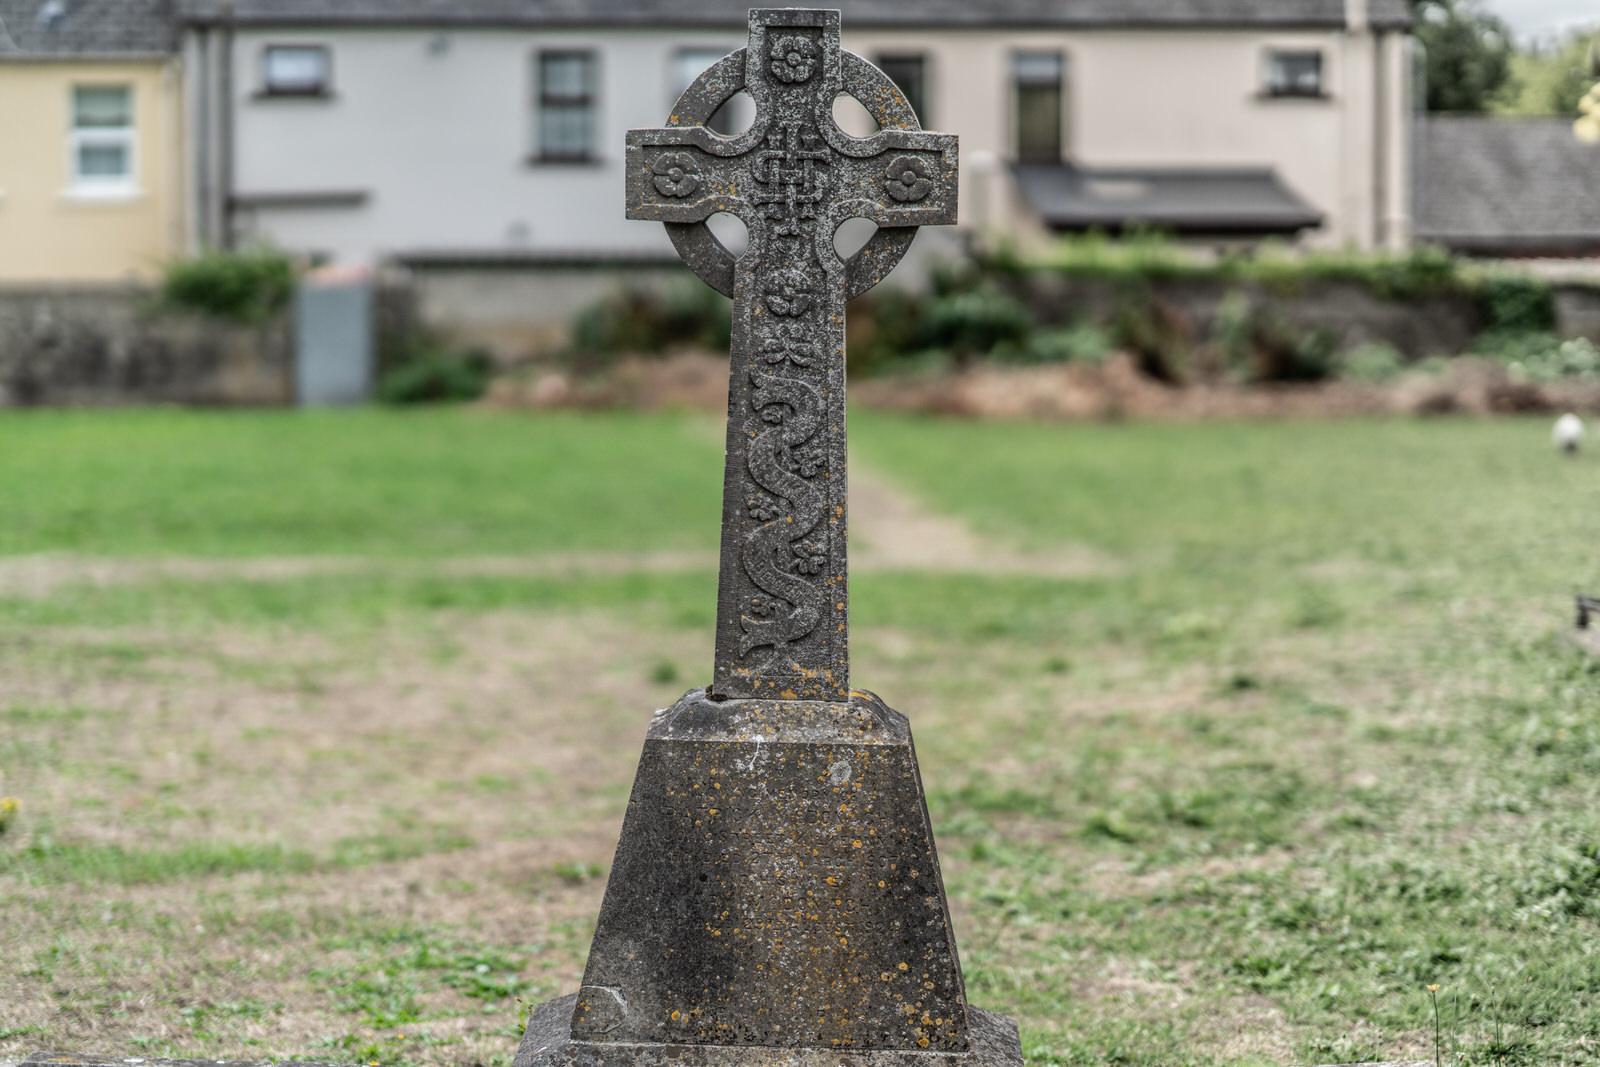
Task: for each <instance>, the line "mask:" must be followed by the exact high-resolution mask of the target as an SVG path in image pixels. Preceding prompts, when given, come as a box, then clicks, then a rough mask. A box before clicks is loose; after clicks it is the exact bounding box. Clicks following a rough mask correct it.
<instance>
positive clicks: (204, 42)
mask: <svg viewBox="0 0 1600 1067" xmlns="http://www.w3.org/2000/svg"><path fill="white" fill-rule="evenodd" d="M194 63H195V68H196V69H195V72H194V77H193V78H192V79H190V84H191V85H192V86H193V90H192V91H193V92H194V152H195V160H194V223H195V237H196V238H197V239H198V241H199V245H200V251H210V250H211V248H212V247H213V246H214V245H215V244H216V241H215V235H214V234H213V232H212V230H213V226H212V221H211V202H212V197H213V195H215V194H214V192H213V186H212V182H211V157H212V152H211V147H212V144H211V142H212V129H211V121H212V120H211V111H212V108H211V95H212V88H213V86H212V84H211V27H210V26H209V25H207V24H205V23H203V22H202V23H196V24H195V29H194Z"/></svg>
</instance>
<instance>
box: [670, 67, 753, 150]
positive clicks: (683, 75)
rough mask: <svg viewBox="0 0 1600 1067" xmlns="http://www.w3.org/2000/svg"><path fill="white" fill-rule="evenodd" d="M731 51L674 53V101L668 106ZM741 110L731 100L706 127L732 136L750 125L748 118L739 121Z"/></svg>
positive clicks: (718, 110)
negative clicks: (708, 68)
mask: <svg viewBox="0 0 1600 1067" xmlns="http://www.w3.org/2000/svg"><path fill="white" fill-rule="evenodd" d="M730 51H732V49H727V50H723V49H720V48H717V49H712V48H683V49H680V50H679V51H677V52H676V53H674V54H673V57H672V100H671V101H668V104H669V105H670V104H671V103H673V102H676V101H677V99H678V97H680V96H682V95H683V91H684V90H685V89H687V88H689V85H690V83H692V82H693V81H694V80H695V79H696V78H698V77H700V75H701V74H703V73H705V71H706V68H707V67H709V66H711V64H713V63H718V62H721V61H722V59H723V57H724V56H726V55H727V54H728V52H730ZM740 110H741V109H740V107H739V103H736V102H735V101H734V100H730V101H728V102H727V103H726V104H723V105H722V106H721V107H719V108H717V113H716V114H715V115H712V116H711V121H710V122H707V123H706V125H707V126H710V127H711V128H712V129H713V130H716V131H717V132H718V133H721V134H731V133H733V132H735V131H736V130H740V129H743V128H744V127H746V126H748V125H750V122H749V120H748V118H746V120H745V121H744V122H742V123H741V122H740V121H739V119H740V116H739V114H737V112H738V111H740Z"/></svg>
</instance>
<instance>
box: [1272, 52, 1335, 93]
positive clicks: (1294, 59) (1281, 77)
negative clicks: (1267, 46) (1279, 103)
mask: <svg viewBox="0 0 1600 1067" xmlns="http://www.w3.org/2000/svg"><path fill="white" fill-rule="evenodd" d="M1267 95H1268V96H1322V95H1323V91H1322V53H1321V52H1268V53H1267Z"/></svg>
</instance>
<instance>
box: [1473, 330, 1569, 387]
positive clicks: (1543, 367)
mask: <svg viewBox="0 0 1600 1067" xmlns="http://www.w3.org/2000/svg"><path fill="white" fill-rule="evenodd" d="M1473 349H1474V351H1476V352H1477V353H1478V354H1479V355H1483V356H1488V357H1489V358H1490V359H1493V360H1495V361H1496V362H1498V363H1500V364H1501V365H1503V366H1504V367H1505V368H1506V371H1507V373H1508V374H1510V376H1511V377H1513V378H1515V379H1517V380H1519V381H1526V382H1560V381H1597V380H1600V348H1597V347H1596V346H1595V344H1594V342H1593V341H1590V340H1589V339H1588V338H1585V337H1574V338H1567V339H1563V338H1561V337H1557V336H1556V335H1555V334H1553V333H1528V332H1520V331H1519V332H1489V333H1485V334H1483V335H1482V336H1480V337H1479V338H1478V339H1477V341H1476V342H1474V344H1473Z"/></svg>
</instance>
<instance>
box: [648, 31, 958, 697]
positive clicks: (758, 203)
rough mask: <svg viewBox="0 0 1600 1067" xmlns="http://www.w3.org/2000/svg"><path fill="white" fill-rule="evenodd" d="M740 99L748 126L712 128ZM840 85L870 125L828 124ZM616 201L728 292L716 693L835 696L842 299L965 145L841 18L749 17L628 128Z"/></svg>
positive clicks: (841, 604) (936, 196)
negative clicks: (851, 129)
mask: <svg viewBox="0 0 1600 1067" xmlns="http://www.w3.org/2000/svg"><path fill="white" fill-rule="evenodd" d="M740 89H744V90H746V91H747V92H749V94H750V96H751V97H752V98H753V99H754V101H755V105H756V117H755V121H754V122H753V123H752V124H751V126H750V128H749V129H748V130H746V131H745V132H744V133H742V134H739V135H737V136H733V137H724V136H722V135H720V134H718V133H715V132H713V131H712V130H711V129H709V128H708V127H706V126H704V125H703V123H704V122H705V121H706V120H707V119H709V118H710V117H711V116H712V115H713V114H714V113H715V112H716V110H717V108H718V107H719V106H721V104H722V103H723V102H724V101H726V100H727V99H729V98H730V97H732V96H733V95H734V94H735V93H737V92H738V91H739V90H740ZM841 93H848V94H849V95H851V96H854V97H855V98H856V99H858V100H860V101H861V103H862V105H863V106H864V107H865V108H866V109H867V111H868V112H869V113H870V114H871V115H872V116H873V118H874V119H876V120H877V122H878V124H879V126H880V127H881V129H880V131H879V132H878V133H877V134H875V135H874V136H872V137H868V138H855V137H850V136H848V135H847V134H845V133H844V131H842V130H841V129H839V127H838V126H837V125H836V124H835V123H834V121H833V101H834V98H835V97H837V96H838V95H840V94H841ZM627 198H628V203H627V210H628V217H629V218H630V219H653V220H655V221H658V222H664V223H666V224H667V230H668V233H669V235H670V236H671V237H672V240H673V243H674V244H675V245H676V246H677V249H678V251H679V253H680V254H681V255H682V256H683V258H684V261H685V262H686V263H687V264H688V265H689V266H690V268H691V269H693V270H694V271H695V272H696V273H697V274H699V276H700V277H701V278H702V279H704V280H705V281H706V283H707V284H709V285H711V286H712V287H713V288H715V289H717V290H718V291H719V292H722V293H724V294H726V295H728V296H731V297H732V298H733V340H732V367H731V378H730V380H729V390H728V427H727V459H726V469H725V475H724V481H723V505H722V568H721V584H720V587H719V595H718V598H717V604H718V612H717V644H716V664H715V670H714V674H713V677H712V683H711V690H712V692H713V693H714V694H716V695H718V696H725V697H772V698H781V699H787V700H834V701H840V700H845V699H847V698H848V695H849V692H850V676H849V675H850V659H849V633H848V629H847V626H846V618H847V613H848V610H849V597H848V595H847V592H846V584H847V583H846V566H845V526H846V511H847V507H846V500H845V380H844V373H845V366H844V305H845V301H846V300H848V299H850V298H851V297H853V296H857V295H859V294H861V293H863V292H865V291H866V290H868V289H870V288H871V287H872V286H873V285H875V284H877V282H878V281H879V280H881V279H882V278H883V277H884V276H885V275H886V274H888V272H889V271H890V270H891V269H892V268H893V267H894V265H895V264H896V263H898V262H899V260H900V258H901V257H902V256H904V255H905V252H906V250H907V249H908V248H910V246H911V239H912V237H913V236H914V233H915V228H916V227H918V226H921V225H924V224H934V223H951V222H954V221H955V216H956V139H955V138H954V137H951V136H949V135H947V134H936V133H924V132H922V130H921V127H920V126H919V125H918V123H917V118H916V115H915V114H914V113H913V112H912V110H911V107H910V105H909V104H907V103H906V99H905V97H904V96H903V95H902V94H901V93H900V91H899V90H898V89H896V88H895V86H894V83H893V82H891V81H890V80H889V78H888V77H887V76H886V75H884V74H883V73H882V72H881V71H879V70H878V69H877V68H876V67H874V66H872V65H871V64H870V63H868V62H867V61H865V60H863V59H861V58H859V57H857V56H853V55H851V54H849V53H847V52H844V51H842V50H841V49H840V47H839V13H838V12H837V11H807V10H798V9H779V10H754V11H752V12H751V13H750V43H749V46H748V47H747V48H744V49H741V50H739V51H737V52H735V53H733V54H732V55H730V56H728V57H727V58H726V59H724V60H722V61H721V62H720V63H717V64H716V65H714V66H712V67H711V68H710V69H709V70H707V71H706V72H705V73H704V74H702V75H701V76H700V78H699V79H698V80H696V81H695V83H694V84H693V85H691V86H690V87H689V88H688V90H687V91H685V92H684V94H683V97H682V99H680V100H679V101H678V103H677V105H676V107H675V108H674V109H673V115H672V117H671V119H670V120H669V123H668V125H667V126H666V127H663V128H661V129H654V130H634V131H632V132H631V133H629V135H628V149H627ZM719 212H731V213H733V214H735V215H737V216H738V217H739V218H740V219H742V220H743V221H744V223H745V225H746V226H747V227H748V229H749V232H750V244H749V247H748V248H747V249H746V251H745V253H744V254H743V255H742V256H740V257H739V258H738V259H737V260H735V259H734V257H733V256H732V255H731V254H730V253H729V252H728V251H727V249H725V248H724V247H723V246H722V245H721V244H720V243H719V242H718V241H717V239H716V237H715V236H714V235H712V233H711V231H710V230H709V229H708V228H707V227H706V225H705V220H706V219H708V218H710V217H711V216H712V215H714V214H717V213H719ZM852 217H864V218H868V219H871V220H872V221H873V222H874V223H876V224H877V225H878V227H879V229H878V231H877V233H876V234H875V235H874V236H873V237H872V239H871V240H870V241H869V242H868V243H867V245H866V246H865V247H864V248H862V249H861V251H859V252H857V253H856V254H855V255H854V256H852V257H851V259H850V261H849V262H844V261H842V260H840V258H839V256H838V254H837V253H836V252H835V251H834V247H833V235H834V231H835V230H836V229H838V227H839V225H840V224H841V223H843V222H844V221H845V220H846V219H849V218H852Z"/></svg>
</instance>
